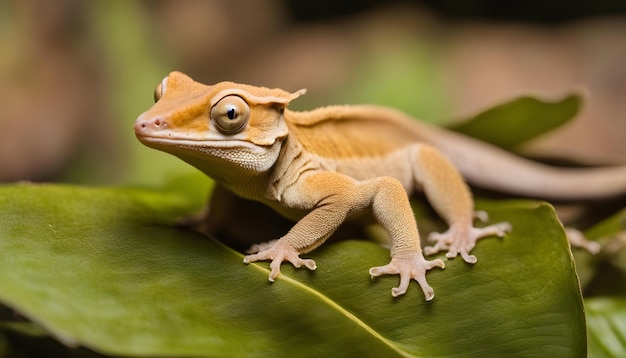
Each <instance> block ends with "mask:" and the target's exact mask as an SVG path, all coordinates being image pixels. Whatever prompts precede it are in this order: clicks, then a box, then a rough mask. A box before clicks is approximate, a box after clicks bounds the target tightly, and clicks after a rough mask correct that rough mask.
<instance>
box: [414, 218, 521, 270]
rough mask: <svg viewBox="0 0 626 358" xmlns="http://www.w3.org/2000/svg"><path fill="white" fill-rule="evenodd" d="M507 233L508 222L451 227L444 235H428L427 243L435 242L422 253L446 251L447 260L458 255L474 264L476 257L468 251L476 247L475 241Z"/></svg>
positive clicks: (434, 233) (509, 225) (508, 229)
mask: <svg viewBox="0 0 626 358" xmlns="http://www.w3.org/2000/svg"><path fill="white" fill-rule="evenodd" d="M509 231H511V224H509V223H508V222H501V223H497V224H494V225H489V226H486V227H481V228H476V227H472V226H470V227H461V226H454V225H453V226H451V227H450V229H448V231H446V232H444V233H438V232H433V233H431V234H430V235H428V241H432V242H435V245H433V246H427V247H425V248H424V253H425V254H426V255H432V254H435V253H437V252H439V251H442V250H448V253H446V257H447V258H450V259H452V258H455V257H456V256H457V255H459V254H460V255H461V257H462V258H463V260H464V261H465V262H467V263H470V264H474V263H476V261H477V259H476V256H474V255H470V251H471V250H472V249H473V248H474V246H476V241H478V240H479V239H481V238H483V237H487V236H492V235H496V236H498V237H503V236H504V235H506V233H507V232H509Z"/></svg>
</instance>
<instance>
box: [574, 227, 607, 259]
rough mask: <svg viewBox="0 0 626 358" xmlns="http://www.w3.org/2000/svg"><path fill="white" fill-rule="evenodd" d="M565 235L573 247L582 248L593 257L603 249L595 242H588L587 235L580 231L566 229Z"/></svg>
mask: <svg viewBox="0 0 626 358" xmlns="http://www.w3.org/2000/svg"><path fill="white" fill-rule="evenodd" d="M565 234H566V235H567V241H569V244H570V245H571V246H573V247H580V248H581V249H584V250H587V252H589V253H590V254H592V255H595V254H597V253H599V252H600V250H601V249H602V247H601V246H600V244H598V243H597V242H595V241H590V240H587V238H586V237H585V235H584V234H583V233H582V232H580V231H579V230H576V229H573V228H570V227H566V228H565Z"/></svg>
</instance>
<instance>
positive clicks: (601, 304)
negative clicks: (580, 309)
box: [585, 297, 626, 357]
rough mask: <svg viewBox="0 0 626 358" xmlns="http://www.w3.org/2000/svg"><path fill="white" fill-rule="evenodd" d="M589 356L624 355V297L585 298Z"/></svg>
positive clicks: (625, 341)
mask: <svg viewBox="0 0 626 358" xmlns="http://www.w3.org/2000/svg"><path fill="white" fill-rule="evenodd" d="M585 309H586V310H587V324H588V327H589V329H588V330H589V337H588V339H589V357H624V356H626V339H625V338H624V337H626V297H615V298H607V297H604V298H591V299H586V300H585Z"/></svg>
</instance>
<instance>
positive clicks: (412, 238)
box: [244, 172, 444, 300]
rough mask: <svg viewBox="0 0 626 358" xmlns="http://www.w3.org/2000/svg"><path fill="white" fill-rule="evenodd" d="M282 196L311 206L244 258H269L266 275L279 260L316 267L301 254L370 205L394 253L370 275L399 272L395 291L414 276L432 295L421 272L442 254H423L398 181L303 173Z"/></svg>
mask: <svg viewBox="0 0 626 358" xmlns="http://www.w3.org/2000/svg"><path fill="white" fill-rule="evenodd" d="M290 196H291V198H289V197H290ZM286 197H287V198H286V202H287V203H293V204H297V205H296V206H297V207H299V208H300V209H307V210H308V209H310V210H311V211H310V212H309V213H308V214H307V215H305V216H304V217H303V218H302V219H301V220H300V221H298V223H296V225H295V226H294V227H293V228H292V229H291V230H290V231H289V233H287V235H285V236H283V237H282V238H280V239H279V240H278V241H277V242H276V244H274V245H273V246H272V247H270V248H269V249H267V250H265V251H262V252H259V253H257V254H253V255H248V256H246V257H245V258H244V262H245V263H250V262H254V261H259V260H272V263H271V264H270V268H271V272H270V276H269V280H270V281H274V279H275V278H276V277H277V276H278V275H279V274H280V264H281V263H282V262H283V261H289V262H291V263H292V264H293V265H294V266H296V267H300V266H302V265H304V266H306V267H307V268H309V269H311V270H314V269H315V267H316V266H315V262H314V261H313V260H303V259H301V258H300V257H299V254H302V253H306V252H309V251H311V250H313V249H314V248H316V247H318V246H319V245H321V244H322V243H323V242H324V241H325V240H326V239H327V238H328V237H329V236H330V235H331V234H332V233H333V232H334V231H335V229H337V227H339V225H341V223H342V222H343V221H345V220H346V219H347V218H348V217H350V216H351V215H356V214H358V213H360V212H362V211H363V210H367V209H370V208H371V210H372V212H373V214H374V217H375V218H376V219H377V221H378V222H379V223H380V224H381V226H382V227H383V228H384V229H385V230H386V231H387V233H388V234H389V236H390V238H391V256H392V260H391V262H390V263H389V264H388V265H386V266H382V267H375V268H372V269H371V270H370V274H371V276H372V277H374V276H379V275H383V274H399V275H400V285H399V287H397V288H394V289H393V290H392V295H393V296H398V295H402V294H404V293H405V292H406V290H407V288H408V286H409V283H410V280H411V279H415V280H416V281H417V282H418V283H419V285H420V286H421V288H422V291H423V292H424V295H425V297H426V299H427V300H431V299H432V298H433V297H434V292H433V289H432V288H431V287H430V286H429V285H428V283H427V281H426V276H425V275H426V272H427V271H428V270H430V269H432V268H433V267H441V268H443V267H444V264H443V261H441V260H434V261H428V260H426V259H425V258H424V256H423V254H422V250H421V247H420V242H419V233H418V231H417V224H416V223H415V219H414V217H413V212H412V210H411V206H410V204H409V200H408V197H407V195H406V192H405V191H404V188H403V187H402V185H401V184H400V182H399V181H397V180H396V179H393V178H389V177H383V178H375V179H371V180H367V181H362V182H359V181H355V180H354V179H352V178H349V177H347V176H345V175H342V174H338V173H334V172H321V173H317V174H313V175H310V176H308V177H307V178H306V179H303V183H302V184H300V185H297V186H295V187H294V188H292V189H290V193H287V195H286Z"/></svg>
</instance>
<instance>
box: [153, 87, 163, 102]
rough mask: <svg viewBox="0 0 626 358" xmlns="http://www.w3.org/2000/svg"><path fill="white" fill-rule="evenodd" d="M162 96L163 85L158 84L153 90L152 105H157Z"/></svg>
mask: <svg viewBox="0 0 626 358" xmlns="http://www.w3.org/2000/svg"><path fill="white" fill-rule="evenodd" d="M161 96H163V83H159V84H158V85H157V86H156V88H155V89H154V103H157V102H158V101H159V100H160V99H161Z"/></svg>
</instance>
